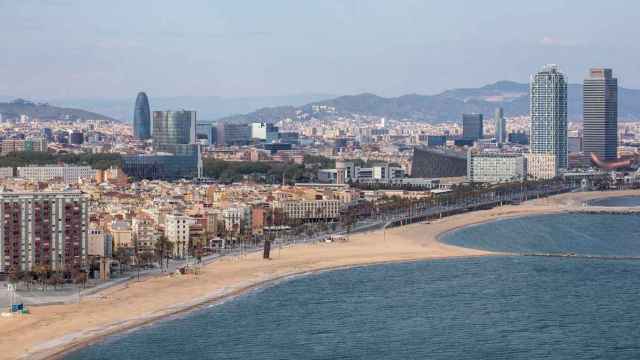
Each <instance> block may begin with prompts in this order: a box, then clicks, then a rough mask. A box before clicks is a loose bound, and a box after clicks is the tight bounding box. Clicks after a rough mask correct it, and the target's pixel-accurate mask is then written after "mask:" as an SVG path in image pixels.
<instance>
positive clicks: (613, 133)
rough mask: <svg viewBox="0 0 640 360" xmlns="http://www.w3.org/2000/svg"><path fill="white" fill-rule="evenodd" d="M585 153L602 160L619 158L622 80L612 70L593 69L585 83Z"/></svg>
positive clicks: (583, 139)
mask: <svg viewBox="0 0 640 360" xmlns="http://www.w3.org/2000/svg"><path fill="white" fill-rule="evenodd" d="M583 94H584V100H583V101H584V104H583V106H584V109H583V110H584V115H583V116H584V123H583V126H584V127H583V129H584V130H583V138H582V141H583V151H584V152H585V154H587V155H590V154H595V155H597V156H598V157H599V158H601V159H602V160H615V159H617V158H618V79H616V78H614V77H613V76H612V71H611V69H601V68H597V69H591V71H590V73H589V78H587V79H585V80H584V87H583Z"/></svg>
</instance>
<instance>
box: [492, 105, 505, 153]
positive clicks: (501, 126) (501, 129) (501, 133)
mask: <svg viewBox="0 0 640 360" xmlns="http://www.w3.org/2000/svg"><path fill="white" fill-rule="evenodd" d="M493 117H494V120H495V122H496V142H497V143H498V144H505V143H507V119H505V118H504V111H503V110H502V108H501V107H499V108H497V109H496V112H495V113H494V115H493Z"/></svg>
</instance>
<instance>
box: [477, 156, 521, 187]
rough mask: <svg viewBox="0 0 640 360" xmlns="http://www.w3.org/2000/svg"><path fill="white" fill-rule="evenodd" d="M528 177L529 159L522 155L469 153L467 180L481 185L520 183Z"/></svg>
mask: <svg viewBox="0 0 640 360" xmlns="http://www.w3.org/2000/svg"><path fill="white" fill-rule="evenodd" d="M526 177H527V159H526V158H525V157H524V156H523V155H522V154H507V153H478V152H474V151H469V156H468V160H467V180H468V181H471V182H481V183H500V182H511V181H520V180H523V179H525V178H526Z"/></svg>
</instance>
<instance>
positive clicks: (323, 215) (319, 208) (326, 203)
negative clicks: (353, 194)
mask: <svg viewBox="0 0 640 360" xmlns="http://www.w3.org/2000/svg"><path fill="white" fill-rule="evenodd" d="M274 208H279V209H281V210H282V212H283V213H284V214H285V216H286V218H287V219H290V220H296V219H297V220H301V221H329V220H337V219H338V218H339V217H340V210H341V209H342V202H341V201H340V200H284V201H276V202H275V203H274Z"/></svg>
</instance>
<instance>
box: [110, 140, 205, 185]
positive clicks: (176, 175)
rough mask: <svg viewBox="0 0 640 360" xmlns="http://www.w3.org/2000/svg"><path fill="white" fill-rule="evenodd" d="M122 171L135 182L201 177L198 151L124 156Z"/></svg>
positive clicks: (200, 161) (200, 162) (200, 160)
mask: <svg viewBox="0 0 640 360" xmlns="http://www.w3.org/2000/svg"><path fill="white" fill-rule="evenodd" d="M194 148H195V149H197V146H196V145H194ZM122 171H124V173H125V174H127V175H128V176H130V177H132V178H134V179H135V180H165V181H175V180H180V179H194V178H199V177H201V176H202V159H201V157H200V152H199V150H198V151H194V152H192V153H191V154H188V153H184V154H178V155H174V154H171V153H157V154H140V155H126V156H123V157H122Z"/></svg>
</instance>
